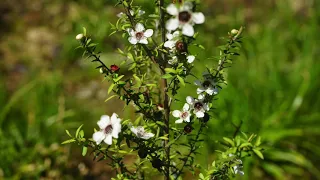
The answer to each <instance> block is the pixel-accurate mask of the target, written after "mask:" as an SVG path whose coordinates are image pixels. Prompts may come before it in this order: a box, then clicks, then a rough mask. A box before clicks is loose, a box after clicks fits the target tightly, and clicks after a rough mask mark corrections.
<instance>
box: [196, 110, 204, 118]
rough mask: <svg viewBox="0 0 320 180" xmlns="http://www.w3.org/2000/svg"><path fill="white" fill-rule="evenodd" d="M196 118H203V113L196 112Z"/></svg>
mask: <svg viewBox="0 0 320 180" xmlns="http://www.w3.org/2000/svg"><path fill="white" fill-rule="evenodd" d="M196 116H197V117H198V118H202V117H204V113H203V112H202V111H198V112H196Z"/></svg>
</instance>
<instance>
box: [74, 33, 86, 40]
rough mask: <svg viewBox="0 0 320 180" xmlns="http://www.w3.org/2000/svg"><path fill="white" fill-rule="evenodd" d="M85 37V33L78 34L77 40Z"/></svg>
mask: <svg viewBox="0 0 320 180" xmlns="http://www.w3.org/2000/svg"><path fill="white" fill-rule="evenodd" d="M83 37H84V35H83V34H78V35H77V36H76V40H81V39H82V38H83Z"/></svg>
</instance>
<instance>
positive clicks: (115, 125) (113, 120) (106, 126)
mask: <svg viewBox="0 0 320 180" xmlns="http://www.w3.org/2000/svg"><path fill="white" fill-rule="evenodd" d="M120 122H121V119H120V118H118V115H117V114H116V113H113V114H112V116H111V117H109V116H108V115H103V116H101V118H100V120H99V121H98V122H97V124H98V126H99V128H100V131H97V132H95V133H94V134H93V136H92V139H93V140H94V141H95V142H96V143H97V144H100V143H101V142H102V141H104V142H105V143H106V144H108V145H111V144H112V138H116V139H117V138H118V136H119V133H120V132H121V123H120ZM130 130H131V132H132V133H133V134H135V135H136V136H137V137H138V138H141V139H145V140H147V139H150V138H152V137H154V134H153V133H150V132H146V131H145V129H144V127H142V126H138V127H133V126H132V127H131V128H130Z"/></svg>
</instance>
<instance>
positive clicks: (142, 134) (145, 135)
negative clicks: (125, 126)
mask: <svg viewBox="0 0 320 180" xmlns="http://www.w3.org/2000/svg"><path fill="white" fill-rule="evenodd" d="M130 130H131V131H132V132H133V133H134V134H135V135H136V136H137V137H138V138H142V139H150V138H152V137H153V136H154V134H153V133H149V132H146V131H145V130H144V127H142V126H138V127H136V128H135V127H133V126H132V127H131V128H130Z"/></svg>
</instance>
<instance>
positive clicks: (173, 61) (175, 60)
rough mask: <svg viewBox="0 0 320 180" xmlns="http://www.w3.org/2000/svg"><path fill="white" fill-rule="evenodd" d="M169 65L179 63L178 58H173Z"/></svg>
mask: <svg viewBox="0 0 320 180" xmlns="http://www.w3.org/2000/svg"><path fill="white" fill-rule="evenodd" d="M168 63H169V64H171V65H172V64H176V63H178V57H177V56H173V57H172V58H171V59H169V60H168Z"/></svg>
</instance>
